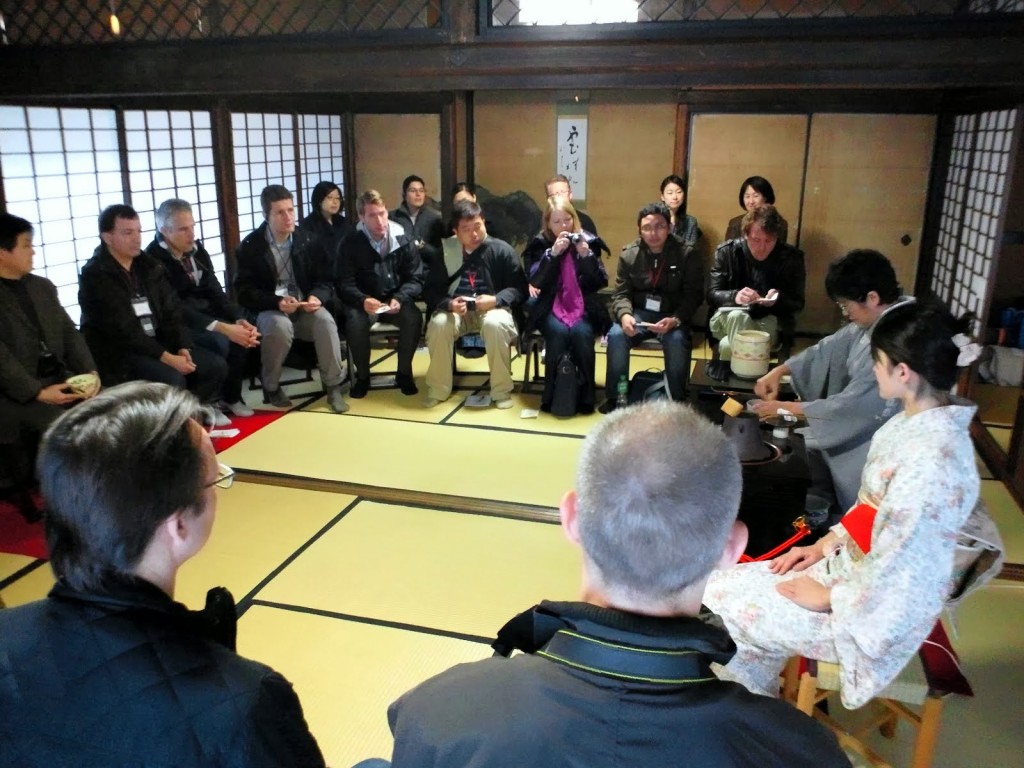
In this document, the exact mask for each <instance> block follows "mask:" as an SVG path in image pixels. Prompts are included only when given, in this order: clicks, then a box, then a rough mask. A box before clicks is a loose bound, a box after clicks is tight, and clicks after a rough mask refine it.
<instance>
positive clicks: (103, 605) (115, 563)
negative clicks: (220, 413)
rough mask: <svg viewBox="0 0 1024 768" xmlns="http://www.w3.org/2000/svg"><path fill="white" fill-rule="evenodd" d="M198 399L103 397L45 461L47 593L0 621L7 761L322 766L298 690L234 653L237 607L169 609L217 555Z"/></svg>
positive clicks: (218, 480) (65, 430)
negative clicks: (179, 583)
mask: <svg viewBox="0 0 1024 768" xmlns="http://www.w3.org/2000/svg"><path fill="white" fill-rule="evenodd" d="M202 419H203V414H202V412H201V409H200V407H199V403H198V402H197V401H196V399H195V398H194V397H193V396H192V395H190V394H189V393H187V392H184V391H182V390H178V389H174V388H172V387H168V386H166V385H164V384H151V383H142V382H133V383H130V384H124V385H121V386H118V387H114V388H112V389H108V390H106V391H104V392H102V393H100V394H99V395H97V396H96V397H94V398H93V399H91V400H89V401H88V402H86V403H83V404H81V405H79V406H76V407H75V408H74V409H72V410H71V411H69V412H68V413H67V414H65V415H64V416H62V417H61V418H60V419H58V420H57V421H56V422H55V423H54V425H53V427H52V428H51V430H50V432H49V433H48V434H47V438H46V440H44V441H43V446H42V448H41V450H40V457H39V474H40V482H41V486H42V493H43V497H44V498H45V500H46V509H47V514H46V529H47V530H46V536H47V541H48V542H49V545H50V566H51V567H52V568H53V572H54V575H55V576H56V578H57V584H56V586H54V588H53V589H52V591H51V592H50V594H49V596H48V597H47V598H46V599H44V600H40V601H37V602H34V603H30V604H28V605H24V606H21V607H18V608H12V609H7V610H3V611H0V680H3V681H4V685H2V686H0V712H3V717H0V754H2V755H3V764H4V765H10V766H44V765H45V766H65V765H75V766H79V767H80V768H93V767H95V768H99V767H100V766H114V765H190V766H202V765H208V766H212V765H217V766H224V767H225V768H227V767H229V766H231V767H233V768H262V766H271V765H272V766H286V767H287V766H294V767H296V768H297V767H298V766H310V768H318V767H319V766H323V765H324V761H323V757H322V755H321V754H320V749H319V747H318V746H317V743H316V740H315V739H314V738H313V736H312V734H310V732H309V728H308V726H307V725H306V722H305V719H304V718H303V714H302V706H301V705H300V704H299V700H298V697H297V696H296V695H295V691H294V690H292V686H291V684H290V683H289V682H288V681H287V680H285V679H284V678H283V677H282V676H281V675H279V674H278V673H277V672H275V671H274V670H273V669H271V668H270V667H267V666H265V665H263V664H259V663H257V662H255V661H249V660H248V659H244V658H242V657H241V656H238V655H237V654H236V653H235V652H234V645H235V611H234V600H233V599H232V597H231V594H230V593H229V592H228V591H227V590H226V589H224V588H222V587H218V588H216V589H212V590H210V592H209V593H208V595H207V600H206V609H205V610H203V611H189V610H188V609H187V608H186V607H185V606H184V605H182V604H180V603H177V602H175V601H174V585H175V577H176V574H177V572H178V569H179V568H180V567H181V565H182V564H183V563H185V562H186V561H187V560H189V559H190V558H191V557H192V556H194V555H195V554H197V553H198V552H199V551H200V550H201V549H202V547H203V545H204V544H206V541H207V539H208V538H209V536H210V530H211V528H212V526H213V520H214V515H215V514H216V509H217V493H218V491H217V487H220V488H228V487H230V485H231V482H232V477H233V476H232V474H231V470H229V469H228V468H227V467H224V466H222V465H218V463H217V456H216V454H215V452H214V450H213V445H212V444H211V443H210V438H209V436H208V435H207V434H206V432H205V430H204V429H203V426H202V424H201V420H202Z"/></svg>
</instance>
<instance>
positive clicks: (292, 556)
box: [235, 497, 362, 618]
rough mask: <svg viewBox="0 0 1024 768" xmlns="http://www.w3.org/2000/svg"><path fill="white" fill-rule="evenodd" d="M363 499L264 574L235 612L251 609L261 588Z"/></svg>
mask: <svg viewBox="0 0 1024 768" xmlns="http://www.w3.org/2000/svg"><path fill="white" fill-rule="evenodd" d="M361 500H362V499H359V498H358V497H357V498H355V499H352V501H351V502H350V503H349V505H348V506H346V507H345V508H344V509H343V510H341V512H339V513H338V514H337V515H335V516H334V517H333V518H331V519H330V521H328V522H327V524H326V525H324V526H323V527H322V528H321V529H320V530H319V531H317V532H316V533H314V534H313V535H312V536H310V537H309V538H308V539H306V541H305V542H303V544H302V545H301V546H300V547H299V548H298V549H296V550H295V551H294V552H292V553H291V554H290V555H288V557H286V558H285V559H284V560H283V561H281V563H280V564H279V565H278V566H277V567H276V568H274V569H273V570H272V571H271V572H270V573H268V574H267V575H266V576H264V577H263V579H261V580H260V582H259V583H258V584H256V586H255V587H253V588H252V589H250V590H249V592H248V593H246V595H245V597H243V598H242V599H241V600H239V601H238V602H237V603H236V604H235V613H236V614H237V615H238V617H239V618H241V617H242V616H243V615H244V614H245V612H246V611H247V610H249V607H250V606H251V605H252V601H253V599H254V598H255V595H256V594H257V593H258V592H259V591H260V590H261V589H263V588H264V587H265V586H267V584H269V583H270V582H271V581H273V580H274V579H275V578H276V577H277V575H278V574H279V573H281V571H283V570H284V569H285V568H287V567H288V566H289V565H291V564H292V563H293V562H295V560H296V559H297V558H298V557H299V555H301V554H302V553H303V552H305V551H306V550H307V549H309V548H310V547H311V546H313V544H315V543H316V542H317V541H319V540H320V538H321V537H323V536H324V534H326V533H327V532H328V531H329V530H331V528H333V527H334V526H335V525H337V524H338V521H340V520H341V519H342V518H344V517H345V515H347V514H348V513H349V512H351V511H352V510H353V509H354V508H355V506H356V505H357V504H358V503H359V502H360V501H361Z"/></svg>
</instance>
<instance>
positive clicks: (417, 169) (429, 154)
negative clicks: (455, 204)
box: [352, 114, 447, 208]
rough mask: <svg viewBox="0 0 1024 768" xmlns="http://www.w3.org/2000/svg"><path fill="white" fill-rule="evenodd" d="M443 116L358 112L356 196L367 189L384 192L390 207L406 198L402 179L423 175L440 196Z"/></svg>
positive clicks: (429, 190) (429, 188) (432, 193)
mask: <svg viewBox="0 0 1024 768" xmlns="http://www.w3.org/2000/svg"><path fill="white" fill-rule="evenodd" d="M440 139H441V117H440V115H438V114H416V115H372V114H371V115H368V114H362V115H356V116H355V144H356V147H355V170H356V188H355V190H353V193H352V198H353V199H355V198H356V197H358V196H359V195H360V194H362V193H363V192H365V191H366V190H367V189H370V188H373V189H376V190H377V191H378V192H380V193H381V194H382V195H383V196H384V202H385V203H387V206H388V208H396V207H398V205H399V203H401V202H402V179H404V178H405V177H406V176H409V175H410V174H416V175H417V176H420V177H422V179H423V181H424V182H426V185H427V194H428V195H430V196H431V197H433V198H435V199H437V200H440V199H441V198H443V197H444V196H445V195H446V194H447V192H446V191H444V190H442V189H441V141H440Z"/></svg>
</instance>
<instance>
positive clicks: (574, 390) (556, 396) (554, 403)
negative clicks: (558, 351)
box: [551, 352, 580, 416]
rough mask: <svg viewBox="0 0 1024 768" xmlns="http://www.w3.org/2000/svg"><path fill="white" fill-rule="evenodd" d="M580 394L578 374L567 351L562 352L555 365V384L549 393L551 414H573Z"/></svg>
mask: <svg viewBox="0 0 1024 768" xmlns="http://www.w3.org/2000/svg"><path fill="white" fill-rule="evenodd" d="M579 396H580V376H579V371H577V370H576V363H574V362H573V360H572V358H571V357H570V356H569V353H568V352H563V353H562V356H561V357H559V358H558V364H557V366H556V367H555V386H554V390H553V392H552V394H551V415H552V416H575V415H576V403H577V402H578V400H579Z"/></svg>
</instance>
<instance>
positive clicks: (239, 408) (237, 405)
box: [218, 400, 256, 417]
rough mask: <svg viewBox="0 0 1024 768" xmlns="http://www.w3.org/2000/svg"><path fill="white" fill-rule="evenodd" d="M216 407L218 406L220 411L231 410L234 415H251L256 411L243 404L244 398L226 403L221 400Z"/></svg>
mask: <svg viewBox="0 0 1024 768" xmlns="http://www.w3.org/2000/svg"><path fill="white" fill-rule="evenodd" d="M218 408H220V409H221V410H222V411H231V413H233V414H234V415H235V416H240V417H245V416H252V415H253V414H255V413H256V411H254V410H253V409H252V408H250V407H249V406H248V405H246V404H245V400H238V401H236V402H234V403H228V402H225V401H224V400H221V402H220V404H219V405H218Z"/></svg>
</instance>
